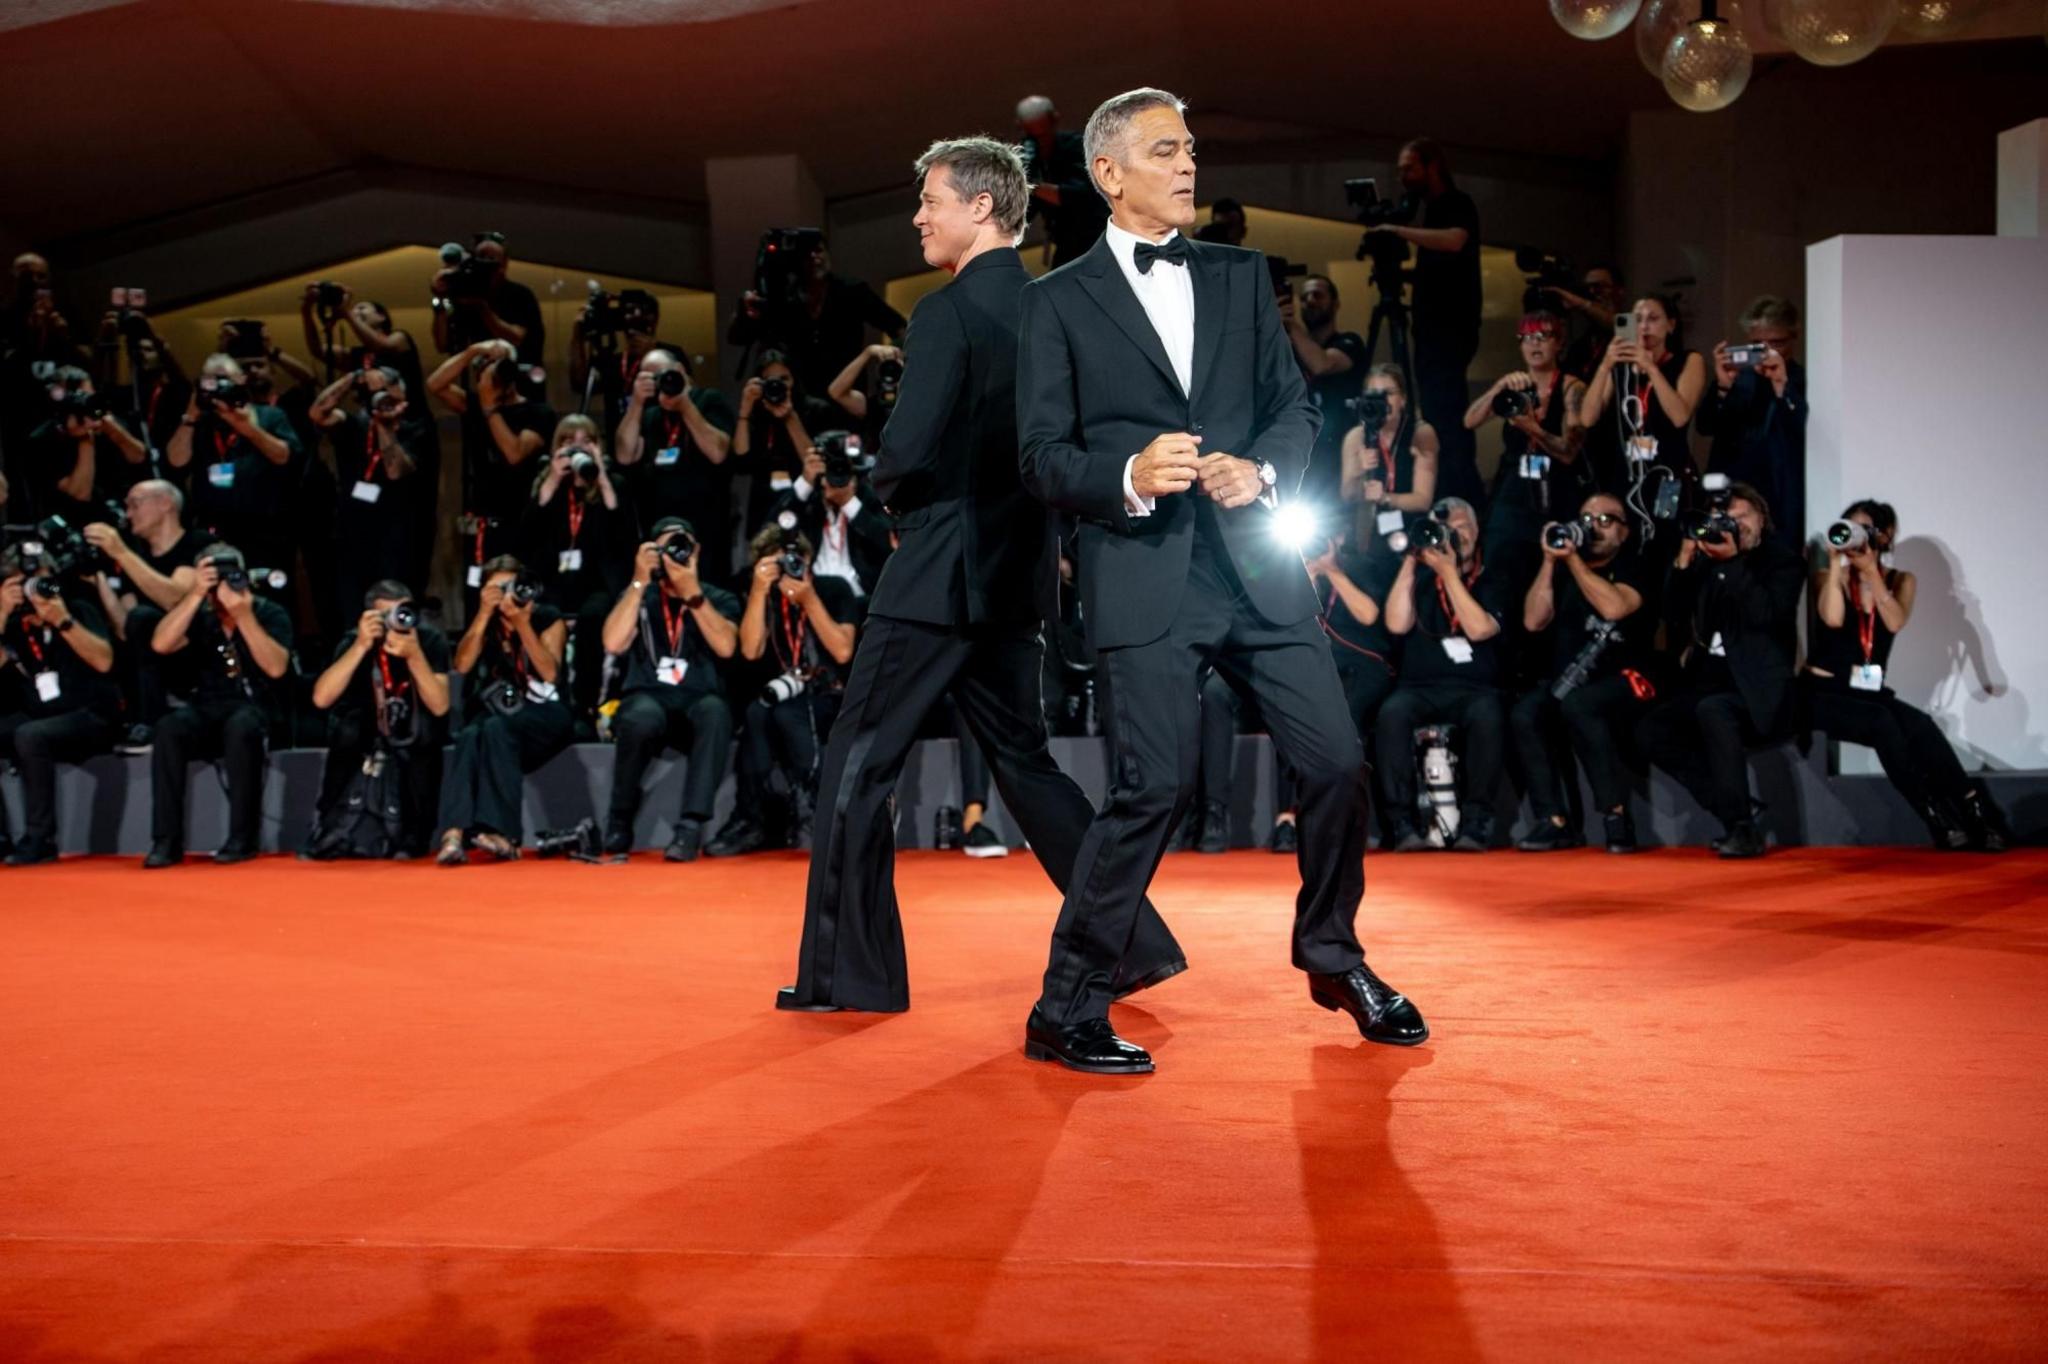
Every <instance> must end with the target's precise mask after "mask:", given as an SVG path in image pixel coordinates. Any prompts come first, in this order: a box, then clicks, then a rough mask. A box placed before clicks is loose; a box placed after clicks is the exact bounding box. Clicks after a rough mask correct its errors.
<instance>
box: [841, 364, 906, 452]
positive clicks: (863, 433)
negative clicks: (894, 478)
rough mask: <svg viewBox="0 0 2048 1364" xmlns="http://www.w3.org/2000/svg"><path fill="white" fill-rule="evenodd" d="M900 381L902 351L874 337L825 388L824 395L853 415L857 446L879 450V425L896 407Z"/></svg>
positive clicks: (887, 420)
mask: <svg viewBox="0 0 2048 1364" xmlns="http://www.w3.org/2000/svg"><path fill="white" fill-rule="evenodd" d="M902 382H903V352H902V350H901V349H899V348H898V347H895V346H891V345H887V344H885V343H883V342H880V341H877V342H876V343H875V344H874V345H872V346H869V347H868V348H867V349H866V350H863V351H862V352H861V353H860V354H858V355H856V356H854V357H853V359H852V360H850V361H849V362H847V366H846V368H845V369H842V370H840V371H839V377H838V378H836V379H834V380H833V381H832V386H831V387H830V388H828V389H826V390H825V396H826V397H828V398H830V399H831V400H832V401H833V402H835V403H837V404H839V410H840V411H842V412H844V413H845V414H846V415H847V416H849V417H851V418H853V429H854V430H855V431H856V432H857V433H858V434H859V436H860V442H861V446H862V448H864V449H868V450H879V449H880V448H881V446H882V428H883V427H884V426H886V425H888V422H889V413H890V412H891V411H893V410H894V409H895V407H896V394H897V392H898V391H899V389H900V388H901V385H902Z"/></svg>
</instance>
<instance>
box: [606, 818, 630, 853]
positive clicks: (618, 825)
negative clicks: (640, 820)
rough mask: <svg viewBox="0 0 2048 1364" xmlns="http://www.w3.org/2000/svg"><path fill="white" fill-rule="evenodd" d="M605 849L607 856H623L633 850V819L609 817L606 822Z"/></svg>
mask: <svg viewBox="0 0 2048 1364" xmlns="http://www.w3.org/2000/svg"><path fill="white" fill-rule="evenodd" d="M604 851H605V855H606V856H607V857H623V856H625V855H626V854H627V853H629V852H631V851H633V821H632V820H630V819H617V818H613V819H608V820H606V821H605V823H604Z"/></svg>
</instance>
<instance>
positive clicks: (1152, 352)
mask: <svg viewBox="0 0 2048 1364" xmlns="http://www.w3.org/2000/svg"><path fill="white" fill-rule="evenodd" d="M1082 260H1083V268H1082V269H1081V271H1080V272H1079V273H1080V277H1081V287H1082V288H1084V289H1086V290H1087V291H1088V296H1089V297H1090V298H1092V299H1094V300H1095V302H1096V305H1097V306H1099V307H1100V308H1101V309H1102V311H1104V312H1105V313H1108V314H1109V320H1110V321H1112V322H1114V323H1116V325H1117V327H1118V328H1119V329H1120V330H1121V331H1122V332H1123V334H1124V335H1125V336H1126V337H1128V338H1130V342H1131V344H1132V345H1134V346H1136V347H1137V348H1138V349H1139V350H1140V351H1142V352H1143V353H1144V356H1145V358H1146V359H1147V360H1150V361H1151V362H1152V367H1153V368H1154V369H1156V370H1158V371H1159V373H1160V375H1161V376H1162V377H1163V378H1164V379H1165V380H1166V382H1167V383H1168V384H1170V385H1172V386H1173V391H1174V392H1175V393H1179V392H1180V378H1179V376H1177V375H1176V374H1174V372H1173V364H1172V362H1171V361H1169V360H1168V359H1167V358H1166V347H1165V346H1164V345H1163V344H1162V343H1161V342H1160V340H1159V333H1158V332H1156V331H1154V330H1153V329H1152V319H1151V318H1149V317H1147V316H1146V315H1145V308H1144V305H1142V304H1141V303H1139V302H1138V296H1137V295H1136V294H1134V293H1132V292H1131V286H1130V283H1129V282H1128V281H1127V280H1125V279H1124V272H1123V271H1122V270H1121V269H1119V268H1118V266H1117V263H1116V257H1115V255H1114V254H1113V253H1112V252H1111V251H1110V249H1109V243H1108V241H1106V240H1103V239H1099V238H1098V239H1097V241H1096V243H1095V246H1094V248H1093V249H1092V250H1090V251H1089V252H1088V254H1087V255H1086V256H1085V257H1083V258H1082ZM1155 268H1157V267H1155ZM1196 316H1197V317H1198V318H1199V316H1200V314H1199V313H1197V314H1196Z"/></svg>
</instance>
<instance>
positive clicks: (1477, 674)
mask: <svg viewBox="0 0 2048 1364" xmlns="http://www.w3.org/2000/svg"><path fill="white" fill-rule="evenodd" d="M1470 586H1471V590H1472V595H1473V596H1474V597H1475V598H1477V599H1478V602H1479V606H1480V609H1481V610H1483V611H1485V612H1486V614H1488V615H1489V616H1492V617H1493V618H1494V619H1495V620H1497V621H1500V622H1502V623H1503V624H1505V623H1506V621H1507V618H1508V609H1509V606H1510V603H1509V601H1508V597H1509V595H1510V591H1511V587H1512V585H1511V584H1510V583H1509V582H1508V581H1507V578H1506V576H1505V575H1503V574H1499V573H1489V572H1486V571H1484V570H1482V571H1481V572H1480V574H1479V577H1478V579H1477V581H1475V582H1473V583H1472V584H1470ZM1414 588H1415V624H1414V626H1413V627H1412V628H1410V630H1409V631H1408V635H1407V637H1406V639H1405V640H1404V641H1403V643H1402V647H1401V683H1402V685H1404V686H1406V685H1408V684H1410V683H1414V684H1417V685H1426V684H1430V683H1437V682H1462V683H1466V684H1468V685H1472V686H1483V687H1494V686H1499V685H1500V681H1501V668H1502V663H1503V659H1502V657H1501V643H1502V641H1503V639H1504V638H1505V632H1502V633H1501V634H1496V635H1494V637H1493V638H1491V639H1483V640H1479V641H1476V642H1475V641H1473V640H1469V639H1467V638H1466V637H1465V632H1464V630H1463V628H1462V627H1460V626H1459V624H1458V621H1457V617H1456V614H1455V613H1454V612H1453V611H1451V610H1450V609H1449V600H1448V598H1449V596H1450V594H1449V592H1448V591H1447V590H1446V589H1445V588H1444V586H1443V584H1442V583H1441V582H1440V581H1438V579H1437V576H1436V573H1435V572H1434V571H1432V570H1430V569H1427V568H1425V567H1424V566H1423V565H1422V564H1421V563H1417V564H1416V565H1415V584H1414ZM1468 650H1469V651H1470V661H1469V662H1464V663H1459V662H1454V661H1453V651H1455V652H1456V653H1457V654H1458V655H1460V656H1462V655H1464V654H1465V653H1466V651H1468Z"/></svg>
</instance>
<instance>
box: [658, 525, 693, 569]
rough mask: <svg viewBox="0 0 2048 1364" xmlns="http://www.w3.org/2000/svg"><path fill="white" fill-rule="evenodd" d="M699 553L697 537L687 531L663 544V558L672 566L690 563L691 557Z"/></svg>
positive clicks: (679, 533)
mask: <svg viewBox="0 0 2048 1364" xmlns="http://www.w3.org/2000/svg"><path fill="white" fill-rule="evenodd" d="M696 552H697V537H696V536H694V535H692V534H690V532H688V531H686V530H679V531H677V532H676V533H675V534H673V535H671V536H669V537H668V539H667V540H665V541H663V542H662V546H661V557H662V558H664V559H667V560H668V561H669V562H670V563H672V564H677V565H683V564H687V563H689V562H690V556H691V555H693V554H695V553H696Z"/></svg>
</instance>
